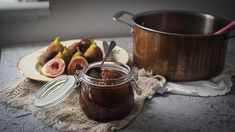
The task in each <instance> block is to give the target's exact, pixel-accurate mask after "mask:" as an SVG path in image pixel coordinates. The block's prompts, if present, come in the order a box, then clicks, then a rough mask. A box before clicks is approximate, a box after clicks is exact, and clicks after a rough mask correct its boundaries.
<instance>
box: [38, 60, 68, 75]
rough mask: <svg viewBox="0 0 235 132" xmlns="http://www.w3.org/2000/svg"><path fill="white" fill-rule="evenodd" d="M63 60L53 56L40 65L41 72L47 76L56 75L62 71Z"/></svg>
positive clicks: (63, 67) (63, 66) (63, 68)
mask: <svg viewBox="0 0 235 132" xmlns="http://www.w3.org/2000/svg"><path fill="white" fill-rule="evenodd" d="M64 70H65V62H64V60H63V59H61V58H53V59H51V60H50V61H48V62H47V63H46V64H45V65H44V66H43V67H42V74H43V75H45V76H48V77H57V76H59V75H61V74H63V73H64Z"/></svg>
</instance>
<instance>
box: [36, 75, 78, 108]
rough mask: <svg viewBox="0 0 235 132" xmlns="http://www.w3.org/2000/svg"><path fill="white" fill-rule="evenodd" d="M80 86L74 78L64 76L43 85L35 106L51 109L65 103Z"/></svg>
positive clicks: (37, 95)
mask: <svg viewBox="0 0 235 132" xmlns="http://www.w3.org/2000/svg"><path fill="white" fill-rule="evenodd" d="M77 86H79V81H76V79H75V78H74V76H67V75H62V76H59V77H57V78H55V79H53V80H52V81H50V82H47V83H46V84H45V85H43V86H42V87H41V88H40V89H39V90H38V92H37V94H36V98H35V101H34V106H36V107H38V108H49V107H52V106H54V105H56V104H58V103H60V102H62V101H64V100H65V99H66V98H67V97H68V96H69V95H70V94H71V93H72V92H73V91H74V89H75V88H76V87H77Z"/></svg>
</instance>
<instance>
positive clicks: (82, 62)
mask: <svg viewBox="0 0 235 132" xmlns="http://www.w3.org/2000/svg"><path fill="white" fill-rule="evenodd" d="M87 65H88V62H87V61H86V59H85V58H84V57H83V56H82V53H81V52H80V50H79V49H78V51H77V52H76V53H75V54H74V55H73V57H72V59H71V60H70V62H69V65H68V70H67V71H68V74H69V75H74V74H75V73H76V70H81V69H82V68H84V67H85V66H87Z"/></svg>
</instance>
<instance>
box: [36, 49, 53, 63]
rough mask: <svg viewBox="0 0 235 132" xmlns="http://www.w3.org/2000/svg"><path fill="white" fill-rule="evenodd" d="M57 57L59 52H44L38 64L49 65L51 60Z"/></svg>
mask: <svg viewBox="0 0 235 132" xmlns="http://www.w3.org/2000/svg"><path fill="white" fill-rule="evenodd" d="M56 55H57V52H56V51H53V50H47V51H46V52H44V53H43V54H42V55H41V56H39V61H38V63H39V64H40V65H42V66H43V65H44V64H45V63H47V62H48V61H49V60H51V59H52V58H54V57H55V56H56Z"/></svg>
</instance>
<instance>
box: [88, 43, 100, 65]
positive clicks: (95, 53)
mask: <svg viewBox="0 0 235 132" xmlns="http://www.w3.org/2000/svg"><path fill="white" fill-rule="evenodd" d="M84 57H85V58H86V59H87V61H88V62H89V63H90V62H96V61H101V60H103V53H102V51H101V49H100V48H99V47H98V46H97V45H96V43H95V41H94V40H93V39H91V46H90V47H89V48H88V49H87V50H86V52H85V53H84Z"/></svg>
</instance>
